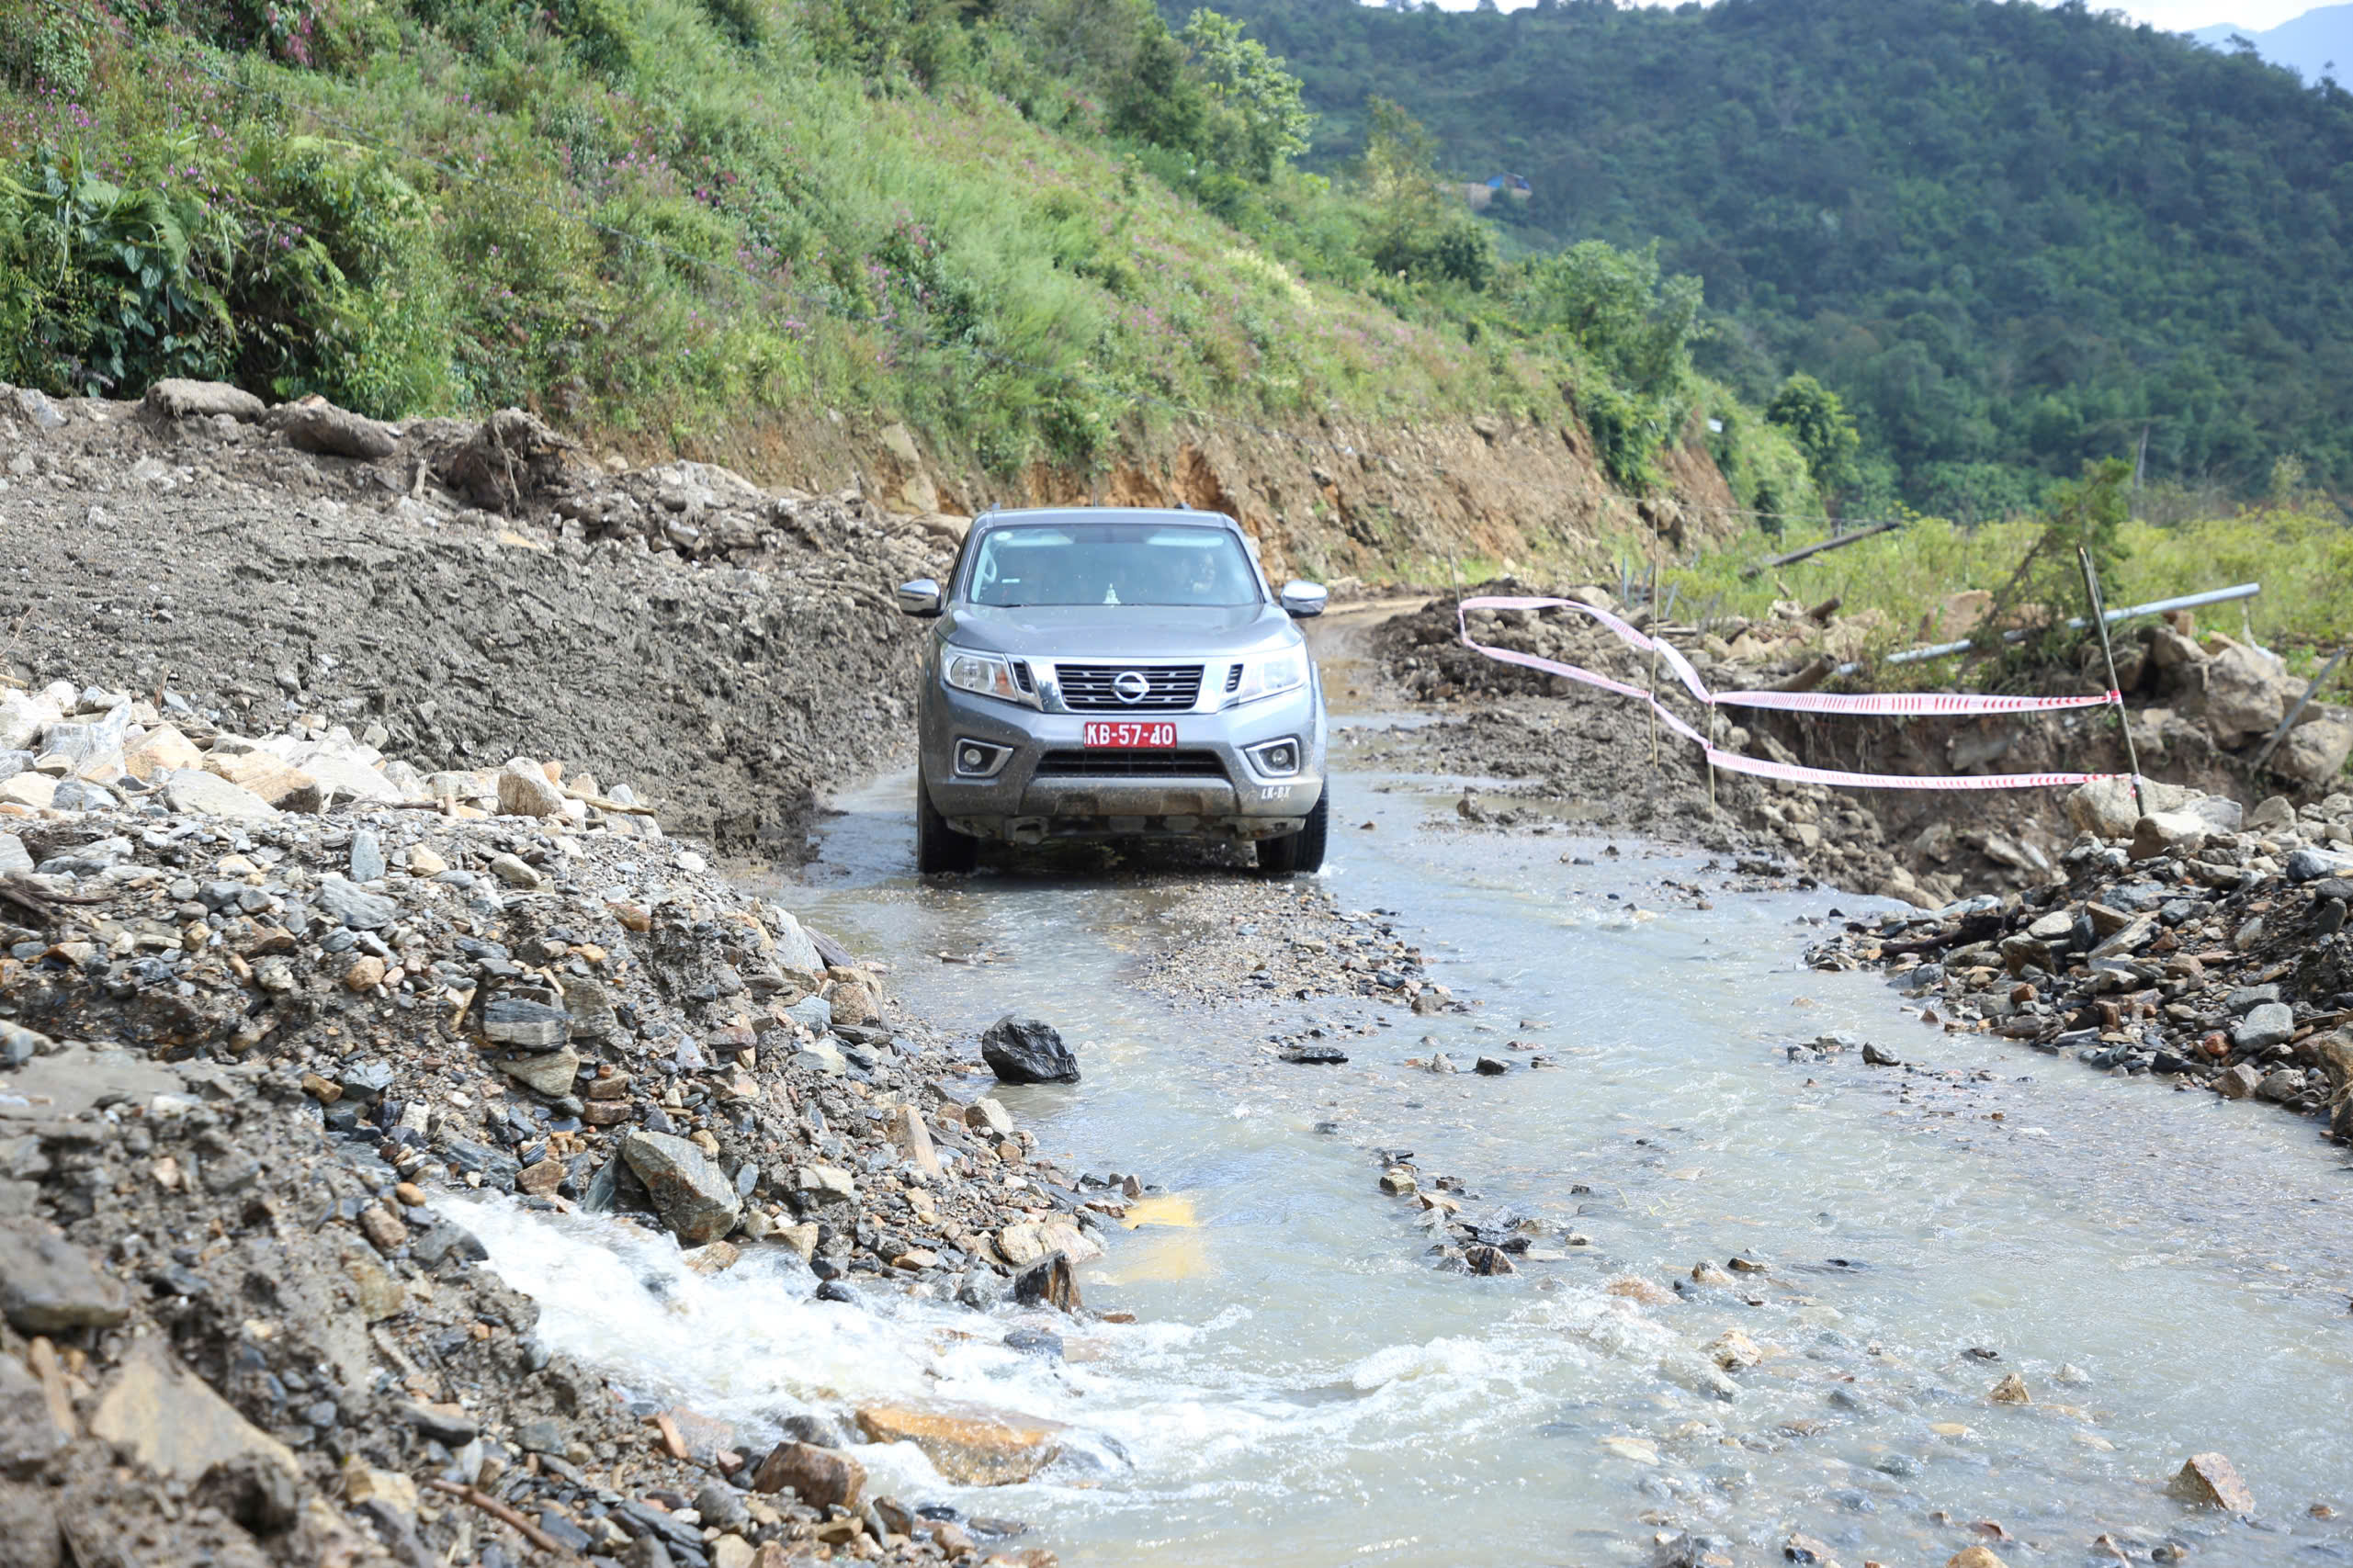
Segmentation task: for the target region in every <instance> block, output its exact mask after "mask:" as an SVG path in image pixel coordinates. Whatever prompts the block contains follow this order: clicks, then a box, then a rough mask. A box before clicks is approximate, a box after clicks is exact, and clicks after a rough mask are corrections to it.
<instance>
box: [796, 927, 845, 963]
mask: <svg viewBox="0 0 2353 1568" xmlns="http://www.w3.org/2000/svg"><path fill="white" fill-rule="evenodd" d="M801 930H802V931H804V932H805V933H807V935H808V937H809V945H810V946H811V947H814V948H815V949H817V956H818V957H819V958H820V959H822V960H824V962H825V966H826V967H827V968H829V969H855V968H856V967H857V966H858V959H857V955H856V954H855V953H852V952H851V951H850V950H849V949H848V948H846V947H843V945H842V944H841V943H840V942H835V941H834V940H833V939H832V938H831V937H830V936H827V935H826V934H825V933H824V932H823V931H810V930H809V928H808V927H807V926H803V927H802V928H801Z"/></svg>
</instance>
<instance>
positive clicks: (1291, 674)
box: [1226, 648, 1307, 707]
mask: <svg viewBox="0 0 2353 1568" xmlns="http://www.w3.org/2000/svg"><path fill="white" fill-rule="evenodd" d="M1306 684H1307V649H1303V648H1294V649H1285V650H1284V652H1281V653H1262V654H1260V655H1259V656H1257V657H1256V658H1254V659H1245V660H1242V662H1241V669H1240V678H1239V680H1235V681H1233V682H1231V683H1230V685H1229V687H1228V689H1227V693H1226V705H1227V707H1233V706H1236V705H1239V704H1241V703H1254V702H1256V701H1258V700H1259V699H1260V698H1261V697H1273V696H1280V695H1282V694H1284V692H1295V691H1297V690H1298V689H1299V688H1300V687H1302V686H1304V685H1306Z"/></svg>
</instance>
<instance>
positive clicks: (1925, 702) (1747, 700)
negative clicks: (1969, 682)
mask: <svg viewBox="0 0 2353 1568" xmlns="http://www.w3.org/2000/svg"><path fill="white" fill-rule="evenodd" d="M1473 610H1575V611H1577V612H1578V613H1579V614H1580V615H1590V616H1592V617H1593V618H1594V619H1595V620H1597V621H1599V622H1601V624H1602V625H1603V626H1607V627H1609V628H1610V630H1612V632H1615V633H1616V634H1617V636H1618V637H1619V640H1621V641H1623V643H1625V644H1626V645H1627V646H1628V647H1629V648H1634V649H1639V650H1641V651H1642V652H1644V653H1656V654H1657V656H1658V657H1659V658H1660V659H1661V660H1664V661H1665V662H1666V664H1667V667H1668V668H1669V670H1670V671H1673V672H1674V675H1675V678H1676V679H1677V680H1678V681H1680V682H1682V684H1683V689H1684V690H1685V691H1688V692H1689V693H1691V696H1692V698H1693V700H1694V701H1697V702H1699V703H1700V704H1702V705H1704V706H1708V707H1752V708H1780V709H1782V710H1784V711H1788V712H1793V713H1840V714H1865V715H1913V714H1934V715H1940V716H1947V715H1955V714H1995V713H2044V712H2049V711H2050V710H2052V709H2053V708H2089V707H2107V706H2110V705H2117V704H2121V702H2122V701H2123V698H2122V697H2121V695H2120V694H2117V693H2115V692H2109V693H2107V694H2103V695H2100V696H2091V697H2004V696H1989V695H1985V694H1981V693H1976V692H1899V693H1889V694H1876V693H1856V694H1838V693H1830V692H1711V691H1709V690H1708V689H1707V687H1706V685H1705V684H1704V683H1703V682H1702V681H1701V680H1700V672H1699V671H1697V670H1694V669H1693V668H1691V660H1688V659H1686V658H1684V657H1683V655H1682V652H1681V650H1680V649H1677V648H1676V647H1675V645H1674V644H1672V643H1670V642H1669V641H1667V640H1666V639H1665V638H1664V637H1650V636H1647V635H1646V634H1645V633H1643V632H1640V631H1637V630H1635V628H1634V627H1633V626H1629V625H1628V624H1626V623H1625V622H1624V621H1622V620H1620V619H1619V618H1618V617H1617V616H1615V615H1612V614H1610V613H1609V612H1608V611H1607V610H1601V609H1596V608H1594V607H1593V606H1592V605H1590V604H1579V603H1578V601H1576V600H1574V599H1541V598H1517V597H1503V596H1496V595H1485V596H1481V597H1477V598H1472V599H1465V600H1464V601H1463V602H1462V604H1461V605H1460V607H1459V608H1458V609H1457V611H1456V612H1455V622H1456V626H1457V627H1458V628H1459V629H1460V631H1461V633H1462V637H1463V646H1464V647H1465V648H1469V649H1476V651H1478V652H1480V653H1483V654H1485V655H1486V656H1487V657H1488V658H1489V659H1492V660H1497V661H1498V662H1499V663H1503V664H1517V665H1519V666H1521V667H1522V668H1523V669H1528V670H1536V671H1543V672H1544V674H1547V675H1558V676H1561V677H1563V678H1564V679H1566V680H1570V681H1576V682H1581V683H1583V684H1585V685H1588V686H1598V687H1600V688H1601V690H1603V691H1605V692H1615V693H1616V694H1618V695H1620V696H1622V697H1631V698H1633V699H1634V700H1635V701H1636V702H1639V703H1647V704H1648V705H1650V709H1651V711H1652V712H1653V713H1656V714H1657V716H1658V722H1659V723H1661V724H1663V725H1665V726H1666V727H1667V728H1669V729H1671V730H1673V731H1674V732H1675V733H1676V734H1678V735H1680V736H1681V737H1682V738H1683V739H1686V740H1689V741H1691V743H1692V744H1693V745H1696V746H1698V747H1699V748H1700V750H1703V751H1705V752H1706V753H1707V758H1708V761H1711V762H1713V763H1714V764H1715V765H1716V766H1717V767H1719V768H1722V769H1724V770H1725V772H1727V773H1753V774H1755V775H1756V776H1758V777H1759V778H1768V779H1786V780H1789V781H1791V782H1793V783H1797V784H1829V785H1831V786H1833V787H1836V788H1841V789H2044V788H2049V787H2051V786H2053V785H2057V784H2090V783H2092V782H2094V781H2095V780H2098V779H2113V778H2123V777H2126V776H2127V775H2126V774H2123V773H1926V774H1915V773H1848V772H1846V771H1844V770H1843V769H1838V768H1806V767H1800V766H1798V765H1797V764H1795V763H1793V762H1776V761H1771V760H1770V759H1769V758H1764V757H1750V756H1748V755H1745V754H1744V753H1741V752H1738V751H1725V750H1719V749H1718V748H1716V747H1714V746H1712V745H1710V744H1709V743H1708V738H1707V737H1706V736H1704V735H1702V734H1701V733H1700V732H1699V731H1698V730H1697V729H1694V728H1692V727H1691V725H1690V724H1688V723H1686V722H1685V721H1684V720H1683V719H1682V718H1681V717H1680V716H1678V715H1677V714H1676V713H1675V712H1674V711H1673V710H1671V709H1669V707H1668V706H1667V705H1665V704H1664V703H1661V702H1660V701H1659V700H1658V699H1657V697H1656V696H1654V695H1652V694H1650V693H1649V692H1646V691H1645V690H1644V689H1643V688H1641V687H1640V686H1630V685H1628V684H1627V683H1626V682H1623V681H1612V679H1610V678H1609V677H1608V676H1607V675H1598V674H1595V673H1594V672H1593V671H1590V670H1584V669H1580V668H1578V666H1577V665H1574V664H1563V663H1561V662H1560V661H1559V660H1553V659H1544V658H1539V657H1538V656H1537V655H1535V654H1533V653H1522V652H1520V651H1518V650H1517V649H1509V648H1496V647H1493V646H1491V645H1489V644H1487V643H1483V642H1480V641H1479V640H1478V639H1477V638H1476V637H1472V636H1471V626H1470V613H1471V612H1472V611H1473Z"/></svg>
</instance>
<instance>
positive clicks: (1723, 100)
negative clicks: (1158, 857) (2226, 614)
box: [1231, 0, 2353, 513]
mask: <svg viewBox="0 0 2353 1568" xmlns="http://www.w3.org/2000/svg"><path fill="white" fill-rule="evenodd" d="M1231 9H1233V11H1234V12H1235V14H1236V15H1238V16H1239V17H1242V18H1243V19H1245V20H1246V21H1247V22H1248V23H1249V24H1250V28H1251V29H1252V31H1253V32H1254V33H1255V34H1257V35H1258V36H1260V37H1262V38H1264V39H1265V40H1266V41H1267V43H1268V45H1269V47H1270V48H1272V49H1273V50H1274V51H1276V52H1277V53H1280V54H1282V55H1284V56H1285V57H1287V58H1288V60H1289V61H1290V63H1291V67H1292V69H1293V70H1295V72H1297V73H1299V75H1300V76H1301V78H1302V79H1303V80H1304V82H1305V83H1306V86H1307V96H1308V100H1309V102H1310V103H1311V104H1313V105H1314V106H1315V107H1317V108H1318V109H1319V110H1321V111H1322V112H1323V113H1324V115H1325V116H1326V118H1325V121H1324V123H1323V124H1322V126H1321V127H1320V128H1319V130H1318V150H1317V153H1316V154H1315V156H1316V158H1317V159H1318V160H1320V161H1321V166H1323V167H1327V168H1334V169H1337V168H1340V167H1343V166H1344V165H1345V164H1346V160H1347V159H1348V157H1349V156H1350V154H1351V152H1352V144H1353V141H1354V138H1355V137H1356V135H1357V134H1358V131H1359V130H1360V128H1361V126H1362V125H1363V112H1364V104H1365V101H1366V99H1367V96H1368V95H1378V96H1383V97H1387V98H1393V99H1395V100H1397V102H1399V103H1401V104H1402V105H1403V106H1404V107H1406V109H1407V110H1408V111H1409V112H1410V113H1412V114H1414V115H1415V116H1417V117H1419V118H1420V119H1421V120H1422V121H1423V122H1425V123H1426V124H1427V125H1428V126H1429V127H1430V129H1431V131H1432V132H1433V133H1434V135H1435V136H1436V137H1437V139H1438V142H1439V147H1440V153H1441V157H1442V160H1443V161H1444V162H1445V163H1446V164H1448V165H1449V166H1450V167H1451V169H1452V171H1453V172H1454V174H1456V175H1458V176H1459V177H1462V178H1465V179H1476V180H1484V179H1486V178H1487V177H1488V176H1490V175H1496V174H1499V173H1507V172H1508V173H1511V174H1517V175H1525V176H1527V178H1528V179H1529V181H1530V184H1531V186H1532V187H1533V189H1532V193H1531V195H1530V197H1529V199H1528V200H1526V201H1525V202H1502V201H1498V202H1494V203H1492V204H1491V205H1490V206H1489V208H1488V216H1489V217H1490V218H1491V219H1492V220H1494V221H1496V222H1498V223H1499V224H1500V225H1502V226H1504V228H1505V231H1506V232H1507V233H1508V234H1509V235H1510V236H1512V238H1513V239H1514V241H1515V242H1516V243H1520V244H1522V245H1527V246H1538V247H1550V246H1558V245H1562V244H1565V243H1570V242H1573V241H1577V240H1580V239H1584V238H1586V237H1589V236H1598V237H1601V238H1604V239H1607V240H1610V241H1612V242H1615V243H1620V244H1626V245H1638V244H1642V243H1646V242H1648V241H1650V240H1652V239H1654V238H1656V239H1657V240H1658V241H1659V242H1660V246H1661V251H1660V255H1661V260H1662V262H1663V264H1664V265H1665V266H1666V267H1667V268H1668V269H1669V271H1684V272H1691V273H1696V274H1698V275H1699V276H1702V277H1703V279H1704V280H1705V284H1706V297H1707V303H1708V306H1709V308H1710V310H1712V311H1714V312H1715V313H1716V321H1717V327H1718V330H1717V332H1716V334H1715V336H1714V342H1713V343H1712V344H1706V345H1703V349H1702V354H1703V362H1706V363H1712V365H1713V367H1714V368H1715V369H1716V370H1717V371H1718V372H1719V373H1721V374H1725V375H1727V376H1729V377H1731V378H1733V379H1734V380H1735V382H1736V385H1738V386H1739V387H1741V388H1743V389H1746V390H1747V391H1748V392H1749V393H1750V394H1752V395H1758V396H1761V395H1763V394H1764V393H1765V392H1767V391H1768V390H1769V389H1770V388H1771V387H1772V386H1773V385H1775V384H1776V382H1777V381H1778V379H1779V378H1780V377H1781V376H1782V375H1783V374H1784V373H1785V372H1787V371H1789V370H1792V369H1805V370H1810V371H1812V372H1814V373H1815V374H1816V375H1818V376H1820V377H1822V378H1824V379H1825V380H1827V381H1828V382H1830V383H1831V384H1832V385H1833V386H1834V387H1835V388H1836V389H1838V390H1839V391H1840V392H1841V393H1843V394H1844V395H1845V396H1846V397H1847V399H1848V400H1849V401H1850V405H1851V406H1853V407H1854V408H1855V409H1856V410H1857V412H1858V413H1859V415H1860V417H1861V423H1862V425H1863V429H1864V434H1865V437H1866V440H1867V442H1869V443H1870V444H1872V446H1874V447H1875V448H1876V449H1877V451H1878V452H1880V453H1881V454H1884V456H1885V457H1886V458H1887V459H1888V460H1889V461H1890V463H1891V464H1892V472H1889V471H1886V470H1883V475H1884V479H1885V480H1886V481H1887V482H1889V483H1891V484H1895V485H1900V487H1901V491H1902V493H1903V494H1904V495H1906V497H1908V498H1909V499H1911V500H1913V501H1915V502H1919V503H1922V504H1926V505H1930V506H1936V507H1941V508H1949V509H1952V510H1954V511H1957V512H1961V513H1968V512H1971V511H1979V512H1984V511H1997V510H2000V509H2002V508H2003V507H2004V506H2005V505H2008V504H2010V503H2013V502H2016V501H2017V500H2018V499H2019V498H2020V497H2021V496H2022V495H2025V494H2028V493H2031V491H2034V490H2035V489H2036V488H2038V487H2039V484H2040V483H2041V482H2042V476H2051V475H2060V474H2067V473H2072V472H2074V471H2076V469H2077V468H2079V466H2080V465H2081V464H2082V462H2083V461H2084V460H2085V459H2086V458H2087V457H2105V456H2123V457H2135V456H2136V455H2138V454H2139V453H2140V451H2141V449H2142V443H2143V440H2144V434H2145V440H2146V462H2147V466H2148V469H2149V471H2150V473H2151V474H2152V475H2153V476H2155V477H2161V478H2177V479H2184V480H2186V481H2190V482H2201V481H2202V482H2207V483H2219V484H2223V485H2225V486H2228V487H2232V488H2234V489H2235V490H2237V491H2240V492H2242V493H2245V492H2249V491H2262V490H2263V489H2265V488H2266V487H2267V486H2268V484H2269V482H2270V479H2271V474H2272V469H2273V467H2274V464H2275V462H2276V461H2277V459H2279V458H2280V457H2283V456H2288V455H2291V454H2292V455H2295V456H2296V457H2299V458H2300V459H2301V460H2302V463H2303V465H2304V468H2305V472H2306V473H2307V474H2308V475H2309V476H2310V477H2311V478H2312V479H2316V480H2318V481H2320V482H2323V483H2325V484H2329V485H2332V486H2335V487H2337V488H2339V489H2340V490H2341V489H2344V488H2346V487H2353V96H2347V94H2345V93H2343V92H2341V91H2338V90H2336V89H2335V88H2333V87H2322V88H2305V87H2302V86H2300V85H2298V83H2297V81H2296V79H2295V78H2294V77H2292V76H2291V75H2289V74H2288V73H2284V72H2281V71H2278V70H2275V69H2272V68H2270V67H2268V66H2266V65H2264V64H2262V63H2261V62H2259V61H2257V60H2254V59H2251V58H2243V57H2240V56H2238V55H2235V54H2233V53H2229V52H2221V51H2213V50H2209V49H2204V48H2200V47H2199V46H2197V45H2196V44H2194V43H2192V42H2191V41H2189V39H2186V38H2183V37H2180V36H2178V35H2171V34H2166V33H2161V32H2158V31H2156V30H2155V29H2153V28H2148V27H2138V26H2132V25H2128V24H2127V23H2125V22H2123V21H2122V20H2121V19H2118V18H2116V17H2113V16H2112V15H2100V14H2095V13H2094V12H2093V11H2091V10H2089V9H2087V7H2086V6H2083V5H2081V4H2073V5H2066V6H2058V7H2055V8H2045V7H2043V6H2039V5H2034V4H2030V3H2025V0H2019V3H2014V4H1995V3H1991V0H1905V3H1904V4H1901V5H1891V4H1888V3H1887V0H1728V3H1725V4H1718V5H1714V6H1705V7H1701V6H1680V7H1676V8H1673V9H1669V8H1665V7H1657V8H1653V7H1647V6H1625V7H1620V6H1613V5H1610V4H1606V3H1602V0H1581V3H1577V4H1567V5H1563V4H1556V3H1546V4H1542V5H1539V6H1535V7H1533V8H1530V9H1523V10H1518V11H1511V12H1503V13H1497V12H1492V11H1488V12H1473V13H1459V12H1456V13H1449V12H1440V11H1436V10H1434V9H1426V8H1425V9H1411V8H1402V9H1392V8H1386V7H1374V6H1363V5H1359V4H1357V3H1356V0H1232V5H1231ZM2347 64H2348V66H2353V54H2349V55H2348V57H2347ZM1711 356H1712V358H1711Z"/></svg>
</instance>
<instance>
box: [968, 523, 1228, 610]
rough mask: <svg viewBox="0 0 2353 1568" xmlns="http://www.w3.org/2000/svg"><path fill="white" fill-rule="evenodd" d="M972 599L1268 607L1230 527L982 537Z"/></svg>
mask: <svg viewBox="0 0 2353 1568" xmlns="http://www.w3.org/2000/svg"><path fill="white" fill-rule="evenodd" d="M967 593H968V596H969V597H970V599H971V601H972V603H974V604H990V605H998V606H1005V605H1014V604H1188V605H1233V604H1259V603H1261V602H1262V599H1263V595H1262V594H1261V592H1260V590H1259V583H1258V573H1257V572H1255V571H1254V570H1251V568H1250V557H1249V555H1248V554H1247V553H1246V552H1245V551H1244V550H1243V548H1242V545H1241V541H1240V540H1239V539H1237V538H1236V537H1235V536H1233V535H1231V534H1229V533H1227V531H1226V530H1225V529H1223V528H1193V527H1185V526H1182V525H1179V526H1176V527H1165V526H1141V525H1136V524H1122V523H1057V524H1052V525H1038V526H1035V527H1011V528H995V529H991V530H990V532H989V533H988V534H986V535H985V536H982V538H981V540H980V551H979V556H978V557H977V558H975V559H974V561H973V563H972V580H971V584H970V587H969V588H968V589H967Z"/></svg>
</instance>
